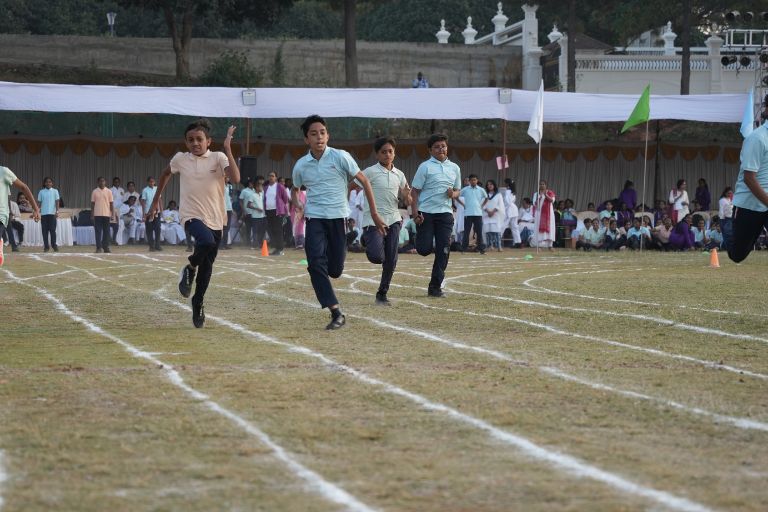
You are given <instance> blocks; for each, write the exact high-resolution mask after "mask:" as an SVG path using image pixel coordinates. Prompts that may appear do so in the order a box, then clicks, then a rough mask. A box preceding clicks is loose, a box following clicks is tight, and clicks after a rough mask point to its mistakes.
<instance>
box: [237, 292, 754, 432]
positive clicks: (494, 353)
mask: <svg viewBox="0 0 768 512" xmlns="http://www.w3.org/2000/svg"><path fill="white" fill-rule="evenodd" d="M236 290H238V291H242V292H246V293H248V292H250V293H256V294H258V295H267V296H271V297H277V298H281V299H283V300H288V299H289V298H288V297H284V296H281V295H277V294H274V293H269V292H266V291H264V290H259V291H258V292H257V291H254V290H246V289H242V288H236ZM336 291H340V292H346V293H353V294H363V295H371V296H373V295H374V294H373V293H370V292H364V291H361V290H357V289H344V288H337V289H336ZM295 300H297V299H295ZM393 300H399V299H393ZM301 303H302V304H304V305H306V306H310V307H311V306H313V304H312V303H310V302H306V301H301ZM345 314H346V315H347V316H349V317H350V318H357V319H360V320H364V321H366V322H369V323H372V324H374V325H376V326H378V327H381V328H384V329H390V330H393V331H398V332H404V333H407V334H410V335H412V336H415V337H419V338H423V339H426V340H429V341H434V342H437V343H441V344H443V345H447V346H449V347H451V348H454V349H457V350H466V351H469V352H477V353H479V354H483V355H487V356H490V357H492V358H494V359H497V360H500V361H504V362H508V363H512V364H515V365H518V366H525V367H531V368H537V369H538V370H539V371H541V372H543V373H545V374H546V375H550V376H553V377H556V378H559V379H565V380H568V381H570V382H574V383H577V384H582V385H584V386H588V387H591V388H593V389H598V390H602V391H608V392H612V393H616V394H619V395H623V396H626V397H630V398H636V399H641V400H647V401H652V402H656V403H659V404H662V405H665V406H668V407H672V408H675V409H678V410H681V411H685V412H688V413H691V414H696V415H699V416H705V417H708V418H710V419H712V420H714V421H715V422H716V423H717V422H719V423H727V424H730V425H733V426H735V427H738V428H741V429H749V430H762V431H766V432H768V423H763V422H760V421H756V420H751V419H749V418H740V417H737V416H727V415H723V414H717V413H713V412H710V411H706V410H704V409H701V408H698V407H689V406H687V405H684V404H681V403H678V402H674V401H671V400H666V399H664V398H659V397H654V396H650V395H645V394H642V393H637V392H635V391H628V390H623V389H618V388H615V387H611V386H608V385H606V384H602V383H599V382H594V381H589V380H587V379H583V378H579V377H576V376H574V375H571V374H569V373H566V372H564V371H562V370H559V369H556V368H551V367H547V366H539V367H535V366H534V365H531V364H530V362H529V361H523V360H519V359H514V358H513V357H512V356H511V355H509V354H507V353H504V352H499V351H498V350H492V349H487V348H484V347H478V346H476V345H471V344H468V343H464V342H461V341H456V340H451V339H448V338H445V337H442V336H440V335H438V334H435V333H431V332H428V331H422V330H420V329H414V328H412V327H408V326H405V325H396V324H391V323H389V322H385V321H383V320H379V319H376V318H371V317H367V316H363V315H355V314H351V313H348V312H347V313H345Z"/></svg>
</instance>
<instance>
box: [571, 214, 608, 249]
mask: <svg viewBox="0 0 768 512" xmlns="http://www.w3.org/2000/svg"><path fill="white" fill-rule="evenodd" d="M588 220H589V219H584V225H585V226H586V225H587V221H588ZM590 224H591V226H590V227H589V228H586V229H585V230H584V232H583V233H581V235H580V236H579V241H578V242H576V248H577V249H584V250H585V251H591V250H592V249H600V248H601V247H602V246H603V235H602V234H601V233H600V220H599V219H598V218H594V219H592V220H591V222H590Z"/></svg>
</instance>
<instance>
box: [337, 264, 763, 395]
mask: <svg viewBox="0 0 768 512" xmlns="http://www.w3.org/2000/svg"><path fill="white" fill-rule="evenodd" d="M342 277H345V275H342ZM351 279H357V280H360V281H365V278H351ZM403 287H404V288H415V289H421V288H419V287H417V286H404V285H403ZM390 300H392V299H390ZM395 300H400V301H401V302H409V303H411V304H416V305H419V306H422V307H424V308H428V309H435V310H437V311H444V312H448V313H461V314H462V315H469V316H475V317H485V318H493V319H495V320H504V321H507V322H514V323H518V324H522V325H526V326H528V327H534V328H536V329H542V330H544V331H547V332H551V333H553V334H559V335H562V336H566V337H570V338H578V339H582V340H587V341H595V342H597V343H603V344H606V345H611V346H614V347H621V348H626V349H629V350H636V351H638V352H645V353H646V354H653V355H655V356H659V357H667V358H671V359H679V360H681V361H686V362H689V363H695V364H697V365H702V366H705V367H707V368H712V369H715V370H725V371H729V372H733V373H736V374H738V375H746V376H749V377H755V378H757V379H762V380H768V375H766V374H764V373H757V372H752V371H749V370H746V369H743V368H738V367H734V366H730V365H727V364H721V363H717V362H715V361H707V360H706V359H698V358H695V357H691V356H686V355H683V354H676V353H674V352H664V351H663V350H658V349H655V348H648V347H643V346H640V345H632V344H630V343H623V342H620V341H614V340H609V339H606V338H600V337H598V336H591V335H588V334H579V333H576V332H572V331H566V330H563V329H560V328H558V327H553V326H551V325H547V324H542V323H539V322H533V321H530V320H523V319H522V318H515V317H513V316H504V315H496V314H493V313H477V312H474V311H468V310H462V309H453V308H449V307H446V306H440V307H437V306H431V305H429V304H425V303H423V302H419V301H417V300H409V299H395Z"/></svg>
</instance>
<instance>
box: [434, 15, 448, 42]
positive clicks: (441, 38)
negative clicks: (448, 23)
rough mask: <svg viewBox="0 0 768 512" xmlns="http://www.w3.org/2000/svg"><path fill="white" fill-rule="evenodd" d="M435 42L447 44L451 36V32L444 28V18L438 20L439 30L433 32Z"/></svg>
mask: <svg viewBox="0 0 768 512" xmlns="http://www.w3.org/2000/svg"><path fill="white" fill-rule="evenodd" d="M435 37H437V42H438V43H440V44H448V38H449V37H451V33H450V32H448V31H447V30H445V20H440V30H438V31H437V33H436V34H435Z"/></svg>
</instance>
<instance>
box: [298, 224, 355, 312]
mask: <svg viewBox="0 0 768 512" xmlns="http://www.w3.org/2000/svg"><path fill="white" fill-rule="evenodd" d="M344 231H345V229H344V219H307V224H306V228H305V238H304V252H305V253H306V255H307V271H308V272H309V278H310V280H311V281H312V288H314V290H315V296H316V297H317V300H318V302H320V307H323V308H327V307H330V306H333V305H336V304H338V303H339V301H338V300H337V299H336V293H334V291H333V286H332V285H331V279H330V278H334V279H335V278H337V277H339V276H341V273H342V272H344V260H346V258H347V238H346V236H345V233H344Z"/></svg>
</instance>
